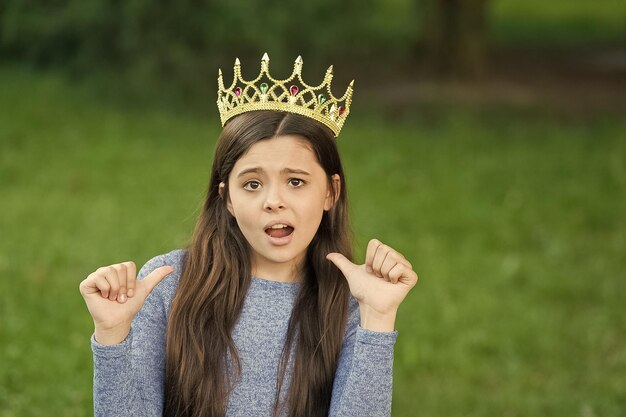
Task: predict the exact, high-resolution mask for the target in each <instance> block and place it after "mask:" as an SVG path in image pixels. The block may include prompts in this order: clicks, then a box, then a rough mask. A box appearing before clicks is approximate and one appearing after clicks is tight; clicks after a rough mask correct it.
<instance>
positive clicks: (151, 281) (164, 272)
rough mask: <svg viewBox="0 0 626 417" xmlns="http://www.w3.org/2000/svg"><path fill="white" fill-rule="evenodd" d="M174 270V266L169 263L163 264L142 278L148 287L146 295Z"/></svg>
mask: <svg viewBox="0 0 626 417" xmlns="http://www.w3.org/2000/svg"><path fill="white" fill-rule="evenodd" d="M172 272H174V267H173V266H169V265H167V266H161V267H159V268H157V269H155V270H154V271H152V272H150V273H149V274H148V275H146V277H145V278H144V279H143V280H141V282H142V284H143V285H145V288H146V296H147V295H148V294H150V292H151V291H152V290H153V289H154V287H156V286H157V284H158V283H159V282H161V281H162V280H163V278H165V277H166V276H168V275H169V274H171V273H172Z"/></svg>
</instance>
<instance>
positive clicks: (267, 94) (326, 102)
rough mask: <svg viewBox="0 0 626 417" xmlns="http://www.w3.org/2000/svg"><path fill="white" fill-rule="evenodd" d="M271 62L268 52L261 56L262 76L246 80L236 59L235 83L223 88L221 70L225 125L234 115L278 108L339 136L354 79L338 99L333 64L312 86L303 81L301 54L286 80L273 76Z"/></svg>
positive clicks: (220, 102)
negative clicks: (311, 119)
mask: <svg viewBox="0 0 626 417" xmlns="http://www.w3.org/2000/svg"><path fill="white" fill-rule="evenodd" d="M269 64H270V58H269V56H268V55H267V53H265V54H264V55H263V58H262V59H261V72H260V73H259V76H258V77H256V78H255V79H254V80H252V81H245V80H244V79H243V78H241V64H240V62H239V58H237V59H236V60H235V67H234V73H235V76H234V78H233V83H232V84H231V85H230V87H228V88H224V81H223V80H222V70H221V69H220V70H219V74H218V78H217V84H218V90H217V108H218V109H219V111H220V119H221V121H222V126H224V124H226V122H227V121H228V120H229V119H230V118H231V117H233V116H236V115H238V114H241V113H245V112H248V111H253V110H279V111H287V112H291V113H297V114H300V115H303V116H308V117H310V118H313V119H315V120H317V121H318V122H321V123H323V124H324V125H326V126H328V127H329V128H330V130H332V131H333V133H334V134H335V137H337V136H338V135H339V131H340V130H341V128H342V126H343V124H344V122H345V121H346V117H348V114H349V113H350V103H351V102H352V88H353V86H354V80H352V82H350V85H349V86H348V89H347V90H346V92H345V93H344V95H343V96H342V97H341V98H335V96H333V94H332V92H331V90H330V81H331V80H332V79H333V66H332V65H331V66H330V67H328V69H327V70H326V75H325V76H324V81H323V82H322V83H321V84H320V85H318V86H317V87H313V86H310V85H308V84H306V83H305V82H304V81H302V74H301V71H302V57H300V56H299V57H298V58H297V59H296V62H295V63H294V66H293V73H292V74H291V76H290V77H289V78H287V79H285V80H276V79H274V78H272V76H271V75H270V74H269ZM264 76H265V78H264ZM268 83H269V84H268Z"/></svg>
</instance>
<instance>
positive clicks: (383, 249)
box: [372, 245, 391, 278]
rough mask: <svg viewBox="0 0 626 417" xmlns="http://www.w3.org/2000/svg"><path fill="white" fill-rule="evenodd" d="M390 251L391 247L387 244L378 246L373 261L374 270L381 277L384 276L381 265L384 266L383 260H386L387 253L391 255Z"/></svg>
mask: <svg viewBox="0 0 626 417" xmlns="http://www.w3.org/2000/svg"><path fill="white" fill-rule="evenodd" d="M390 251H391V248H390V247H389V246H387V245H380V246H379V247H378V248H376V253H375V254H374V261H373V262H372V269H373V270H374V273H375V274H376V276H377V277H379V278H384V277H383V274H382V272H381V267H382V266H383V262H385V259H386V258H387V255H389V252H390Z"/></svg>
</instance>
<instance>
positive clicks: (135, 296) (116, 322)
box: [79, 262, 174, 345]
mask: <svg viewBox="0 0 626 417" xmlns="http://www.w3.org/2000/svg"><path fill="white" fill-rule="evenodd" d="M173 271H174V268H173V267H171V266H162V267H160V268H157V269H155V270H154V271H152V272H151V273H150V274H149V275H147V276H146V277H145V278H144V279H142V280H139V281H138V280H137V267H136V266H135V263H134V262H123V263H120V264H113V265H109V266H104V267H102V268H98V269H97V270H96V271H95V272H93V273H91V274H89V276H87V278H85V279H84V280H83V281H82V282H81V283H80V286H79V289H80V293H81V294H82V296H83V298H84V299H85V303H86V304H87V309H88V310H89V313H90V314H91V317H92V318H93V322H94V326H95V337H96V341H97V342H98V343H101V344H106V345H108V344H116V343H120V342H122V341H123V340H124V339H125V338H126V336H128V333H129V332H130V324H131V322H132V320H133V317H135V315H136V314H137V313H138V312H139V310H140V309H141V307H142V306H143V303H144V301H145V300H146V298H147V297H148V294H150V292H151V291H152V289H153V288H154V287H155V286H156V285H157V284H158V283H159V282H161V280H162V279H163V278H165V277H166V276H167V275H169V274H171V273H172V272H173Z"/></svg>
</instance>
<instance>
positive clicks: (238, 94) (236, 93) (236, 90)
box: [235, 87, 241, 97]
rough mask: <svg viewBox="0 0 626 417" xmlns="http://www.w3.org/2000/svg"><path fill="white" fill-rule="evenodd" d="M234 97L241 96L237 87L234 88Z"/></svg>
mask: <svg viewBox="0 0 626 417" xmlns="http://www.w3.org/2000/svg"><path fill="white" fill-rule="evenodd" d="M235 95H236V96H237V97H239V96H240V95H241V88H239V87H236V88H235Z"/></svg>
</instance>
